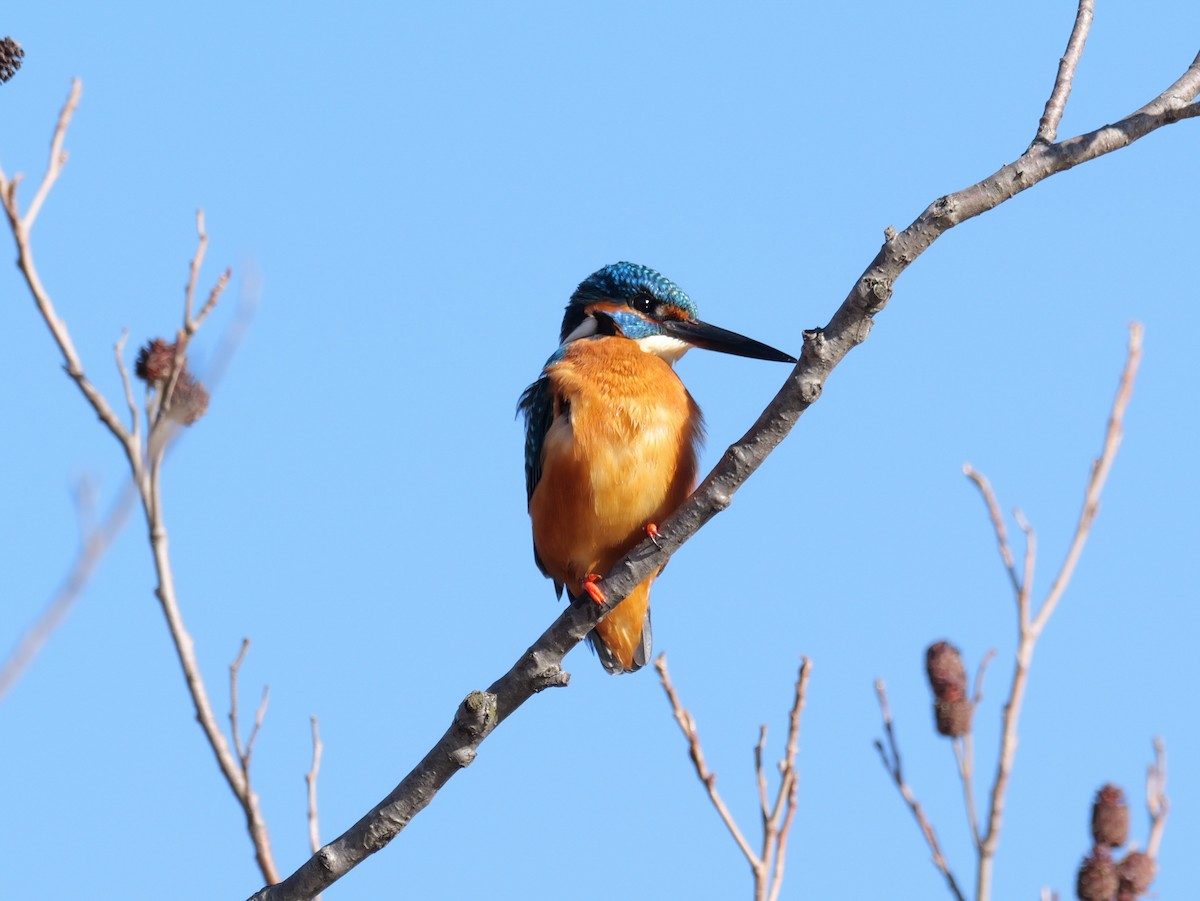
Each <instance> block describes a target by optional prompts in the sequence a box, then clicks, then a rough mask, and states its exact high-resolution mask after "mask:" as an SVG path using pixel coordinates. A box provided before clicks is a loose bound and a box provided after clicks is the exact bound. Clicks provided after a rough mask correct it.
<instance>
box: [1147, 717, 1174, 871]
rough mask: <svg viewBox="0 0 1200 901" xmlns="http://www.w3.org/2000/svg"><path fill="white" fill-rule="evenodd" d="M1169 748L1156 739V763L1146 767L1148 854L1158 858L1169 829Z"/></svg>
mask: <svg viewBox="0 0 1200 901" xmlns="http://www.w3.org/2000/svg"><path fill="white" fill-rule="evenodd" d="M1169 809H1170V804H1169V803H1168V801H1167V748H1166V745H1165V744H1163V740H1162V739H1161V738H1156V739H1154V763H1152V764H1150V766H1148V767H1146V810H1147V811H1149V813H1150V840H1149V841H1148V842H1147V843H1146V854H1147V855H1148V856H1149V857H1152V858H1157V857H1158V847H1159V845H1161V844H1162V837H1163V830H1164V829H1166V828H1167V812H1168V810H1169Z"/></svg>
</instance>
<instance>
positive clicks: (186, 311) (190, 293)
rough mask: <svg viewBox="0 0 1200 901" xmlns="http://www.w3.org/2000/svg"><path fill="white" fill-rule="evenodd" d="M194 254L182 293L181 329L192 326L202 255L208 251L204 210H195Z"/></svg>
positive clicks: (202, 262) (202, 260) (202, 263)
mask: <svg viewBox="0 0 1200 901" xmlns="http://www.w3.org/2000/svg"><path fill="white" fill-rule="evenodd" d="M196 236H197V238H198V241H197V244H196V252H195V253H194V254H192V261H191V264H190V265H189V266H188V280H187V286H186V287H185V288H184V292H183V327H184V328H187V327H188V326H190V325H191V324H192V303H193V301H194V300H195V298H196V283H197V282H198V281H199V280H200V267H201V266H203V265H204V254H205V253H206V252H207V251H208V232H207V231H206V230H205V228H204V210H196Z"/></svg>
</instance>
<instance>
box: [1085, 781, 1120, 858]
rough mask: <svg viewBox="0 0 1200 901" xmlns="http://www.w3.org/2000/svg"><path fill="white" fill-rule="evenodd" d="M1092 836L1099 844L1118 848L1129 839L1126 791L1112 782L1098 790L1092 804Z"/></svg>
mask: <svg viewBox="0 0 1200 901" xmlns="http://www.w3.org/2000/svg"><path fill="white" fill-rule="evenodd" d="M1092 838H1094V839H1095V840H1096V844H1097V845H1108V846H1109V847H1111V848H1118V847H1120V846H1121V845H1123V844H1125V842H1127V841H1128V840H1129V807H1128V806H1127V805H1126V804H1125V792H1123V791H1121V789H1120V788H1119V787H1118V786H1116V785H1113V784H1112V783H1111V782H1110V783H1109V784H1108V785H1105V786H1104V787H1103V788H1101V789H1100V791H1098V792H1096V801H1095V803H1093V804H1092Z"/></svg>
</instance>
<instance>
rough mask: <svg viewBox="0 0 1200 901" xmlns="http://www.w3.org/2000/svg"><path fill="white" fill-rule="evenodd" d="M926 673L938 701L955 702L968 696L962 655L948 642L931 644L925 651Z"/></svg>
mask: <svg viewBox="0 0 1200 901" xmlns="http://www.w3.org/2000/svg"><path fill="white" fill-rule="evenodd" d="M925 672H926V673H928V674H929V687H930V688H932V689H933V697H934V699H935V700H938V701H955V700H958V699H960V698H965V697H966V696H967V671H966V669H965V668H964V667H963V662H962V654H960V653H959V651H958V648H956V647H955V646H954V645H952V644H950V642H948V641H938V642H935V643H934V644H931V645H930V646H929V647H928V649H927V650H926V651H925Z"/></svg>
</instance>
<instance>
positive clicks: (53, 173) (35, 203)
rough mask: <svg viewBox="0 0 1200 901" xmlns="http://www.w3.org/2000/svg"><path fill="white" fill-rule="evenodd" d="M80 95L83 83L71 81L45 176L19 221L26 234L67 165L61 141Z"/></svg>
mask: <svg viewBox="0 0 1200 901" xmlns="http://www.w3.org/2000/svg"><path fill="white" fill-rule="evenodd" d="M82 94H83V82H82V81H80V80H79V79H78V78H76V79H74V80H72V82H71V93H70V94H69V95H67V102H66V103H65V104H64V105H63V108H62V112H61V113H59V115H58V124H57V125H55V126H54V137H53V138H51V140H50V160H49V162H47V163H46V175H45V177H44V178H43V179H42V183H41V184H40V185H38V189H37V193H36V194H34V195H33V200H31V201H30V202H29V208H28V209H27V210H26V211H25V216H24V217H23V218H22V219H21V229H22V230H23V231H24V232H26V233H28V232H29V231H31V230H32V229H33V223H34V222H35V221H37V217H38V213H40V212H41V211H42V204H43V203H45V202H46V198H47V197H48V196H49V194H50V189H51V188H52V187H54V183H55V182H56V181H58V176H59V175H61V174H62V169H63V166H65V165H66V163H67V153H66V151H64V150H63V141H64V140H66V137H67V129H68V128H69V127H70V125H71V117H72V116H74V115H75V110H76V108H77V107H78V106H79V98H80V96H81V95H82Z"/></svg>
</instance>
